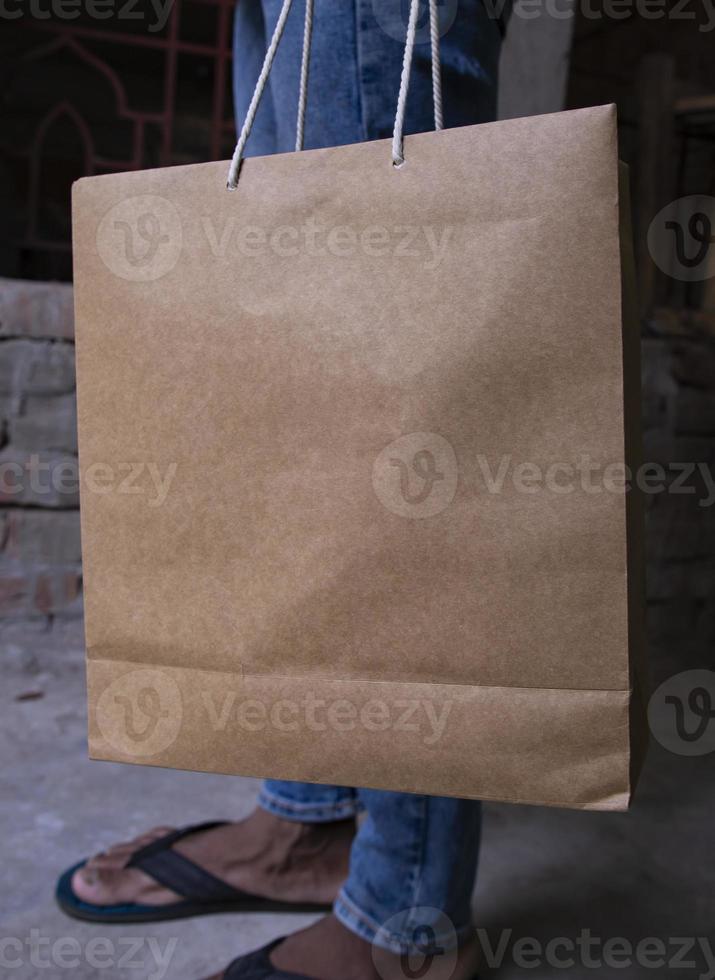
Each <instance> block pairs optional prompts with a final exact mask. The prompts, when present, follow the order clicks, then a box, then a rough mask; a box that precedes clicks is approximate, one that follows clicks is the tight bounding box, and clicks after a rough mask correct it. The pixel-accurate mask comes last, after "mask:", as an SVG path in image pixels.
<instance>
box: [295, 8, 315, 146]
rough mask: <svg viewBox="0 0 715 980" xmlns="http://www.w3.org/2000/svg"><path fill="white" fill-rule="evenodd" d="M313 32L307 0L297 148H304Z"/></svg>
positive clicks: (296, 129)
mask: <svg viewBox="0 0 715 980" xmlns="http://www.w3.org/2000/svg"><path fill="white" fill-rule="evenodd" d="M312 34H313V0H305V27H304V29H303V60H302V62H301V66H300V91H299V93H298V119H297V121H296V124H295V148H296V150H297V151H299V150H302V149H303V139H304V136H305V107H306V105H307V103H308V68H309V66H310V42H311V37H312Z"/></svg>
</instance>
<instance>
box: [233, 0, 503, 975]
mask: <svg viewBox="0 0 715 980" xmlns="http://www.w3.org/2000/svg"><path fill="white" fill-rule="evenodd" d="M450 6H451V5H445V7H444V8H443V13H444V14H446V15H447V16H446V19H445V21H444V22H443V23H442V25H441V27H442V31H443V33H442V37H441V55H442V80H443V97H444V117H445V125H447V126H460V125H469V124H474V123H479V122H486V121H489V120H491V119H493V118H494V116H495V113H496V81H497V64H498V57H499V50H500V45H501V34H502V30H501V25H499V24H498V23H497V22H496V21H495V20H494V19H492V18H490V17H489V16H488V14H487V12H486V10H485V8H484V7H483V6H482V4H481V3H480V2H478V0H462V2H460V3H459V4H458V5H455V9H453V10H450V9H447V8H449V7H450ZM280 7H281V2H280V0H241V2H240V3H239V4H238V8H237V14H236V32H235V45H234V70H235V76H234V77H235V86H234V87H235V103H236V114H237V121H238V124H239V126H240V124H241V121H242V119H243V118H244V116H245V113H246V109H247V107H248V104H249V102H250V98H251V95H252V92H253V87H254V85H255V81H256V78H257V76H258V72H259V71H260V67H261V63H262V55H263V53H264V52H265V49H266V44H267V43H268V41H269V40H270V36H271V33H272V30H273V27H274V26H275V22H276V19H277V17H278V12H279V10H280ZM315 7H316V9H315V16H314V29H313V45H312V55H311V73H310V82H309V91H308V108H307V114H306V134H305V146H306V149H310V148H315V147H322V146H333V145H341V144H346V143H355V142H360V141H363V140H370V139H379V138H386V137H389V136H390V135H391V133H392V126H393V121H394V112H395V103H396V99H397V92H398V88H399V79H400V72H401V65H402V55H403V45H404V33H405V23H404V21H403V20H402V18H401V17H400V15H399V14H400V11H399V5H397V9H395V5H390V4H387V3H381V2H380V0H378V2H377V3H376V2H374V0H331V2H330V3H327V2H325V0H323V2H321V0H316V5H315ZM303 13H304V4H303V2H301V0H297V2H296V3H295V4H294V9H293V10H292V12H291V15H290V18H289V20H288V24H287V26H286V31H285V34H284V37H283V40H282V42H281V47H280V48H279V51H278V55H277V57H276V60H275V62H274V66H273V70H272V73H271V76H270V81H269V85H268V86H267V88H266V91H265V93H264V97H263V102H262V104H261V107H260V109H259V112H258V115H257V119H256V126H255V129H254V133H253V135H252V137H251V139H250V140H249V143H248V147H247V155H251V154H253V155H263V154H268V153H281V152H288V151H290V150H292V149H293V146H294V140H295V117H296V111H297V92H298V77H299V66H300V59H301V45H302V33H303ZM450 21H451V23H450ZM422 23H423V24H424V11H423V17H422ZM424 33H425V32H424V31H423V32H422V34H421V35H419V36H418V39H419V37H420V36H424ZM432 118H433V117H432V95H431V61H430V45H429V42H428V38H425V40H423V41H422V42H421V43H419V44H418V45H417V47H416V49H415V59H414V65H413V73H412V79H411V85H410V92H409V101H408V107H407V115H406V121H405V132H406V133H410V132H421V131H425V130H429V129H431V128H432V127H433V122H432ZM260 804H261V806H262V807H264V808H265V809H267V810H269V811H270V812H271V813H273V814H276V815H280V816H282V817H283V818H285V819H288V820H296V821H306V822H322V821H329V820H332V819H339V818H340V817H341V816H346V815H354V814H355V813H357V812H358V810H359V809H360V808H363V807H364V808H365V809H366V811H367V818H366V820H365V822H364V823H363V825H362V826H361V828H360V830H359V832H358V835H357V837H356V839H355V842H354V843H353V847H352V853H351V859H350V873H349V876H348V879H347V881H346V882H345V884H344V886H343V888H342V889H341V891H340V894H339V896H338V898H337V901H336V903H335V907H334V915H333V916H331V917H328V919H327V920H322V921H321V922H319V923H318V924H317V926H315V927H312V928H311V929H309V930H306V931H305V932H302V933H298V934H297V935H295V936H292V937H290V938H289V939H288V940H286V941H285V942H283V943H282V944H281V945H279V946H278V947H277V948H276V949H275V950H274V951H273V952H272V953H271V962H272V963H273V964H274V965H275V967H277V968H280V969H282V970H289V971H292V972H295V973H302V974H304V975H306V976H311V977H318V978H323V977H326V978H329V977H330V976H333V975H335V972H336V971H337V972H338V973H340V975H341V976H343V977H345V978H348V977H353V976H354V977H363V976H364V977H370V976H373V975H375V974H374V967H373V965H372V961H371V958H370V956H369V955H368V954H369V945H368V944H374V945H375V946H378V947H380V948H382V949H384V950H386V951H388V952H390V953H394V954H401V953H404V952H406V951H410V950H412V951H414V950H415V949H418V950H419V951H422V952H430V951H434V950H438V949H441V950H444V949H448V948H449V947H450V946H454V945H455V944H456V943H458V942H459V941H460V940H462V939H464V938H466V937H467V936H468V935H469V931H470V898H471V893H472V888H473V885H474V879H475V875H476V867H477V857H478V849H479V819H480V807H479V804H478V803H477V802H472V801H465V800H454V799H446V798H438V797H428V796H421V795H412V794H406V793H389V792H378V791H367V790H357V791H356V790H352V789H349V788H348V789H344V788H340V787H335V786H324V787H321V786H314V785H312V784H304V783H286V782H276V781H270V782H267V783H266V784H265V787H264V791H263V793H262V795H261V799H260ZM366 950H367V953H366ZM232 975H233V974H232ZM235 975H236V976H240V975H241V973H240V970H239V971H238V972H236V974H235Z"/></svg>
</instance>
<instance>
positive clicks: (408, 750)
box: [87, 653, 632, 810]
mask: <svg viewBox="0 0 715 980" xmlns="http://www.w3.org/2000/svg"><path fill="white" fill-rule="evenodd" d="M87 680H88V690H89V706H90V712H89V748H90V756H91V758H93V759H101V760H109V761H114V762H129V763H139V764H143V765H152V766H164V767H169V768H174V769H193V770H199V771H206V772H218V773H227V774H233V775H242V776H253V777H263V778H273V779H289V780H298V781H301V782H311V783H329V784H334V785H341V786H361V787H367V788H373V789H386V790H395V791H401V792H409V793H429V794H432V795H439V796H459V797H465V798H472V799H484V800H499V801H504V802H514V803H532V804H540V805H545V806H563V807H572V808H576V809H593V810H624V809H627V807H628V804H629V800H630V795H631V789H632V787H631V782H630V773H629V762H630V725H629V704H630V699H631V692H630V691H618V690H612V691H588V690H559V689H547V690H545V689H536V688H513V687H510V688H507V687H474V686H460V685H453V684H433V683H396V682H392V681H371V680H362V679H353V678H351V679H336V678H330V677H322V676H321V677H311V676H276V675H275V674H251V675H247V674H243V673H236V674H233V673H226V672H218V671H212V670H202V669H192V668H188V667H178V666H166V665H160V666H159V665H157V666H150V665H145V664H136V663H130V662H126V661H119V660H111V659H97V658H94V657H92V655H91V653H90V655H89V659H88V664H87Z"/></svg>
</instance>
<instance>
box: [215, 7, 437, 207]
mask: <svg viewBox="0 0 715 980" xmlns="http://www.w3.org/2000/svg"><path fill="white" fill-rule="evenodd" d="M428 2H429V15H430V41H431V46H432V98H433V102H434V128H435V129H443V128H444V120H443V116H442V75H441V67H440V55H439V16H438V12H437V0H428ZM292 4H293V0H283V6H282V7H281V12H280V14H279V15H278V20H277V22H276V26H275V30H274V31H273V37H272V38H271V43H270V44H269V45H268V50H267V51H266V57H265V59H264V61H263V67H262V68H261V73H260V75H259V76H258V81H257V82H256V87H255V89H254V92H253V97H252V98H251V104H250V105H249V107H248V112H247V113H246V118H245V120H244V123H243V126H242V127H241V133H240V135H239V137H238V142H237V143H236V149H235V150H234V151H233V157H232V158H231V164H230V166H229V168H228V180H227V187H228V188H229V190H235V188H236V186H237V184H238V175H239V171H240V169H241V162H242V160H243V151H244V149H245V147H246V143H247V141H248V137H249V136H250V135H251V129H252V128H253V123H254V120H255V118H256V112H257V111H258V106H259V103H260V101H261V97H262V95H263V92H264V89H265V87H266V83H267V81H268V76H269V75H270V73H271V68H272V67H273V62H274V60H275V57H276V52H277V50H278V45H279V44H280V40H281V38H282V36H283V31H284V29H285V25H286V21H287V19H288V14H289V13H290V8H291V6H292ZM419 6H420V0H410V17H409V21H408V24H407V37H406V40H405V53H404V56H403V59H402V75H401V77H400V92H399V95H398V97H397V110H396V113H395V127H394V130H393V134H392V162H393V163H394V164H395V166H397V167H399V166H400V165H401V164H403V163H404V162H405V157H404V152H403V142H404V141H403V129H404V124H405V109H406V106H407V92H408V89H409V87H410V73H411V69H412V57H413V54H414V49H415V35H416V34H417V16H418V13H419ZM312 33H313V0H306V2H305V27H304V30H303V58H302V61H301V66H300V90H299V93H298V118H297V120H296V136H295V148H296V150H302V149H303V141H304V136H305V109H306V105H307V101H308V73H309V66H310V46H311V38H312Z"/></svg>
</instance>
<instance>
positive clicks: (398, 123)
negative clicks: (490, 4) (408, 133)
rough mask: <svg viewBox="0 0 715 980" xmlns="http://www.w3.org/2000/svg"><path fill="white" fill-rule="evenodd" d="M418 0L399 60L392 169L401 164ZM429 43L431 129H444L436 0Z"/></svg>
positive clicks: (414, 0)
mask: <svg viewBox="0 0 715 980" xmlns="http://www.w3.org/2000/svg"><path fill="white" fill-rule="evenodd" d="M419 7H420V0H411V2H410V19H409V21H408V23H407V39H406V41H405V55H404V58H403V59H402V77H401V78H400V94H399V95H398V97H397V111H396V113H395V128H394V130H393V132H392V162H393V164H394V165H395V166H396V167H400V166H402V164H403V163H404V162H405V154H404V138H403V135H402V134H403V129H404V125H405V110H406V108H407V92H408V89H409V87H410V73H411V71H412V57H413V54H414V50H415V35H416V34H417V14H418V12H419ZM429 22H430V41H431V44H432V101H433V103H434V128H435V129H444V118H443V115H442V70H441V65H440V56H439V14H438V12H437V0H429Z"/></svg>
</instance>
